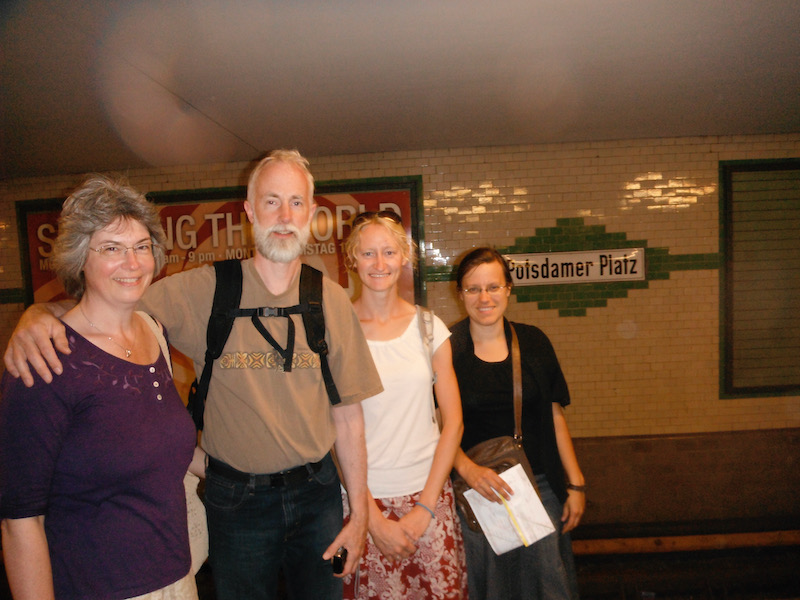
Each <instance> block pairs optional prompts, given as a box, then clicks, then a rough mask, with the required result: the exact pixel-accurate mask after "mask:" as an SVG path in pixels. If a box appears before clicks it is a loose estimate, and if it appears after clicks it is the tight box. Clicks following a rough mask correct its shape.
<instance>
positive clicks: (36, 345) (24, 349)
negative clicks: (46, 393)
mask: <svg viewBox="0 0 800 600" xmlns="http://www.w3.org/2000/svg"><path fill="white" fill-rule="evenodd" d="M48 306H49V305H41V304H34V305H32V306H30V307H29V308H28V309H27V310H26V311H25V312H24V313H22V318H21V319H20V320H19V323H17V327H16V328H15V329H14V332H13V333H12V334H11V339H10V340H9V342H8V347H7V348H6V352H5V354H4V355H3V361H4V362H5V365H6V369H7V370H8V372H9V373H10V374H11V375H13V376H14V377H21V378H22V382H23V383H24V384H25V385H26V386H27V387H31V386H32V385H33V375H32V374H31V370H30V367H33V368H34V370H35V371H36V372H37V373H38V374H39V376H40V377H41V378H42V379H43V380H44V381H45V383H50V382H51V381H53V373H56V374H59V375H60V374H61V372H62V371H63V367H62V365H61V361H60V360H59V359H58V355H57V354H56V352H55V349H58V350H59V351H60V352H63V353H64V354H69V353H70V352H71V350H70V348H69V342H67V336H66V332H65V329H64V325H63V324H62V323H61V321H59V320H58V319H57V318H55V317H54V316H53V313H52V307H51V308H48ZM54 346H55V349H54ZM28 363H30V365H29V364H28ZM51 369H52V373H51Z"/></svg>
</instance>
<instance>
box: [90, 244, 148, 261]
mask: <svg viewBox="0 0 800 600" xmlns="http://www.w3.org/2000/svg"><path fill="white" fill-rule="evenodd" d="M155 246H156V244H154V243H153V242H142V243H141V244H136V245H135V246H123V245H122V244H103V245H102V246H98V247H97V248H89V250H93V251H95V252H97V254H98V255H100V256H101V257H102V258H104V259H106V260H115V259H121V258H123V257H124V256H126V255H127V254H128V250H133V253H134V255H136V256H137V257H145V256H153V250H154V248H155Z"/></svg>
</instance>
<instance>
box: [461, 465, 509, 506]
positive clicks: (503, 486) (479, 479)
mask: <svg viewBox="0 0 800 600" xmlns="http://www.w3.org/2000/svg"><path fill="white" fill-rule="evenodd" d="M461 476H462V477H463V478H464V481H466V482H467V485H468V486H469V487H471V488H472V489H473V490H475V491H476V492H478V493H479V494H480V495H481V496H483V497H484V498H486V499H487V500H490V501H491V502H498V503H500V502H502V500H501V499H500V497H499V496H498V494H501V495H502V496H503V498H505V499H506V500H509V499H511V496H512V495H513V494H514V490H513V489H511V486H510V485H508V483H506V481H505V480H504V479H503V478H502V477H500V475H498V474H497V473H495V472H494V471H493V470H492V469H490V468H488V467H482V466H480V465H479V464H476V463H474V462H472V461H470V462H469V464H468V466H467V467H465V469H464V472H462V473H461Z"/></svg>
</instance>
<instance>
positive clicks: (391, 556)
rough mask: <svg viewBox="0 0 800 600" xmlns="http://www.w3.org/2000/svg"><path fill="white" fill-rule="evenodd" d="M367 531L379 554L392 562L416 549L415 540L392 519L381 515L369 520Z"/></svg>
mask: <svg viewBox="0 0 800 600" xmlns="http://www.w3.org/2000/svg"><path fill="white" fill-rule="evenodd" d="M420 510H421V509H420ZM369 532H370V535H371V536H372V541H373V542H374V543H375V545H376V546H377V547H378V550H380V551H381V554H383V555H384V556H385V557H386V558H387V559H388V560H390V561H392V562H400V561H401V560H403V559H404V558H408V557H409V556H411V555H412V554H414V552H416V551H417V545H416V543H415V540H413V539H412V538H411V537H409V536H408V535H407V534H406V531H405V529H404V528H403V526H402V525H401V524H400V522H399V521H392V520H391V519H387V518H386V517H384V516H383V515H381V517H380V518H373V519H372V520H371V521H370V531H369Z"/></svg>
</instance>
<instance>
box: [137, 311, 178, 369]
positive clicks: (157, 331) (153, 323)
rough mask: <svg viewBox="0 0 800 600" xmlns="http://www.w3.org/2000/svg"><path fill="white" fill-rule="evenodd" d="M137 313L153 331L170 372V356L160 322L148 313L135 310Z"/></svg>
mask: <svg viewBox="0 0 800 600" xmlns="http://www.w3.org/2000/svg"><path fill="white" fill-rule="evenodd" d="M136 312H137V314H139V315H140V316H141V317H142V319H143V320H144V322H145V323H147V326H148V327H149V328H150V331H152V332H153V335H154V336H156V339H157V340H158V345H159V347H160V348H161V354H163V355H164V359H165V360H166V361H167V366H168V367H169V372H170V374H171V373H172V356H171V355H170V353H169V346H168V345H167V338H165V337H164V331H163V330H162V329H161V323H159V322H158V321H157V320H156V318H155V317H154V316H153V315H151V314H148V313H146V312H144V311H141V310H137V311H136Z"/></svg>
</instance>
